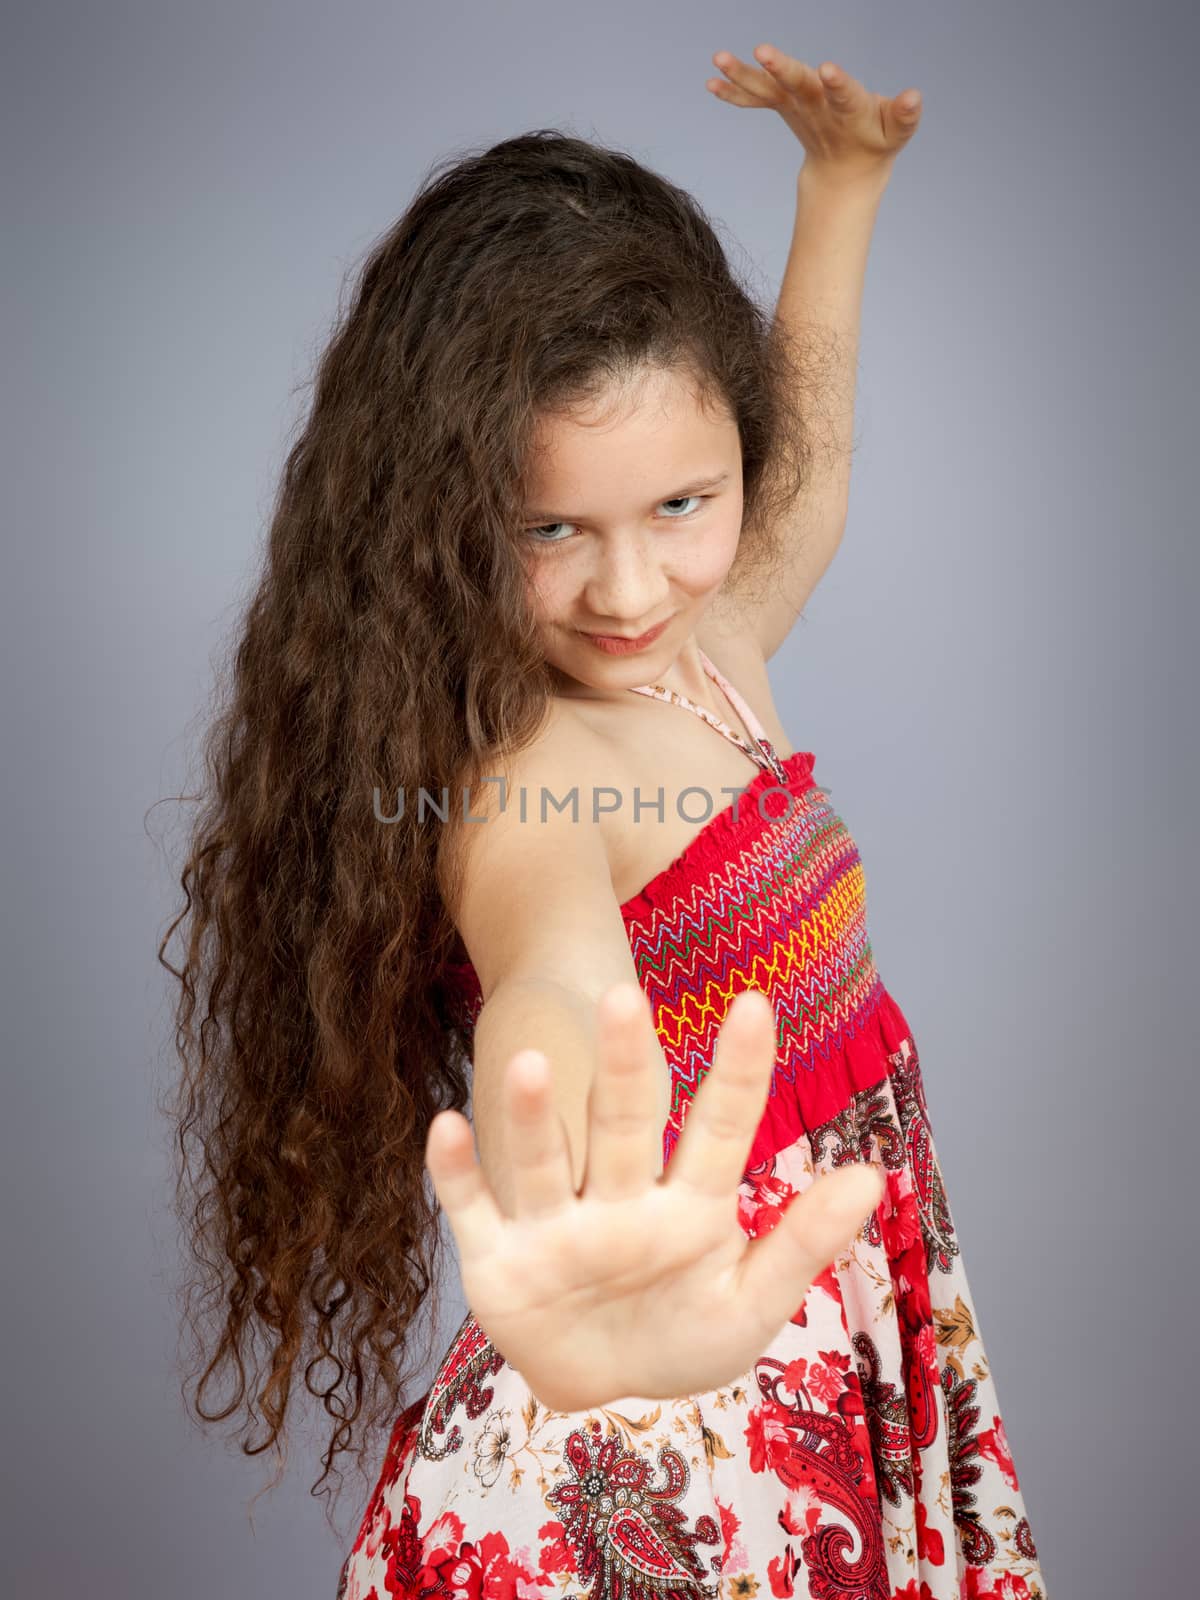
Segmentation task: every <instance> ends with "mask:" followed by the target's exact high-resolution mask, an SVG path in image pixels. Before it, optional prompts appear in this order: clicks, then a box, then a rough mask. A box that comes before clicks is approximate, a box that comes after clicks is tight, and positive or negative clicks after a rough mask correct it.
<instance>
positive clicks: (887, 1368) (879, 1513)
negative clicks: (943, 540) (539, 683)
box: [337, 654, 1046, 1600]
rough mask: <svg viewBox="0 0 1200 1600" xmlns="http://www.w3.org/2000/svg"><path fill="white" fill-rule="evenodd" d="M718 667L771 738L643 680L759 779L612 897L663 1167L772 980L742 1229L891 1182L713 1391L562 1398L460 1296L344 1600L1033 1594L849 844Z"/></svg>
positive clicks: (936, 1169) (373, 1501)
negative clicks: (511, 1356)
mask: <svg viewBox="0 0 1200 1600" xmlns="http://www.w3.org/2000/svg"><path fill="white" fill-rule="evenodd" d="M702 661H703V664H704V667H705V670H706V672H708V674H709V676H710V677H711V678H712V679H713V681H714V682H715V683H717V684H718V685H719V686H720V688H721V689H722V690H723V692H724V693H725V695H726V696H727V698H728V699H729V701H730V703H731V704H732V705H733V706H734V708H735V709H736V711H737V712H738V714H739V715H740V716H741V718H742V720H743V722H744V723H745V725H746V727H747V729H748V730H749V731H750V733H751V735H752V736H753V738H754V739H755V741H756V747H755V748H751V747H750V746H748V745H747V744H746V743H745V741H744V740H742V739H741V738H740V736H739V735H738V734H737V733H736V732H735V731H734V730H733V729H732V728H730V727H729V726H728V724H726V723H723V722H721V720H720V719H717V718H714V717H713V715H712V713H711V712H707V711H705V710H704V709H703V708H701V707H697V706H695V705H694V704H693V703H692V702H690V701H687V700H685V699H683V698H682V697H679V696H675V695H674V694H673V693H672V692H671V691H667V690H664V689H662V688H661V686H659V685H654V686H649V685H647V686H643V687H642V688H641V689H640V690H638V691H637V692H640V693H647V694H654V695H656V696H658V697H660V698H667V699H672V700H676V701H678V703H680V704H682V705H685V706H686V707H687V708H688V709H691V710H694V711H698V712H699V714H700V715H701V716H703V717H704V718H705V720H706V721H708V722H709V723H710V724H711V725H712V726H714V727H716V728H717V729H718V731H719V732H722V733H723V734H724V735H725V736H727V737H730V738H732V739H733V740H734V741H735V742H736V743H738V744H739V745H740V746H741V747H742V748H743V749H744V750H746V751H747V754H748V755H750V756H751V758H752V759H753V760H754V761H755V762H756V764H758V765H759V767H760V769H761V770H760V771H759V772H758V774H757V776H756V777H755V778H754V779H753V780H752V781H751V782H750V783H749V784H748V786H747V787H746V789H745V790H744V791H743V792H742V793H741V794H740V795H739V796H737V797H736V798H735V800H734V801H733V802H732V803H731V804H730V805H729V806H728V807H726V808H725V809H724V810H723V811H719V812H717V813H716V814H715V815H714V816H712V817H711V818H710V819H709V820H708V821H707V822H706V823H705V824H704V826H703V827H702V828H701V829H700V831H699V832H698V833H697V834H696V835H695V836H694V837H693V839H692V840H691V841H690V843H689V844H688V845H687V847H686V848H685V849H684V850H683V852H682V853H681V854H680V855H679V856H677V857H676V859H675V860H674V861H672V862H671V863H670V865H669V866H667V867H666V868H664V870H663V871H662V872H660V873H658V874H657V875H656V876H655V877H654V878H653V879H652V880H651V881H650V882H649V883H648V884H646V886H645V887H644V888H643V889H642V890H641V891H640V892H639V893H638V894H636V895H634V896H633V897H632V898H631V899H630V900H628V901H627V902H626V903H625V904H624V905H623V906H622V908H621V911H622V915H623V918H624V921H625V925H626V930H627V932H628V935H629V943H630V948H631V950H632V952H633V958H634V963H635V966H636V968H637V972H638V975H639V978H640V981H641V983H642V986H643V988H644V989H645V991H646V993H647V995H648V996H649V997H650V999H651V1001H652V1005H653V1014H654V1019H655V1026H656V1029H657V1033H658V1037H659V1039H660V1041H661V1043H662V1047H663V1051H664V1054H665V1056H666V1059H667V1062H668V1064H669V1066H670V1069H671V1106H670V1114H669V1117H668V1120H667V1123H666V1126H665V1127H664V1130H663V1152H664V1158H665V1159H666V1160H669V1159H670V1155H671V1152H672V1150H673V1149H674V1147H675V1144H676V1142H677V1141H678V1138H679V1135H680V1132H681V1130H682V1127H683V1124H684V1121H685V1119H686V1116H687V1110H688V1106H689V1104H690V1102H691V1099H692V1096H693V1095H694V1094H695V1093H696V1090H697V1087H698V1085H699V1083H700V1081H701V1080H702V1079H703V1077H704V1074H705V1071H706V1069H707V1066H708V1063H709V1062H710V1061H711V1060H712V1054H713V1048H714V1043H715V1038H716V1034H717V1032H718V1029H719V1027H720V1024H721V1021H722V1018H723V1017H724V1015H725V1012H726V1011H727V1009H728V1007H729V1004H730V1001H731V999H732V997H733V996H734V995H735V994H736V993H738V992H739V991H740V990H742V989H747V988H757V989H760V990H761V991H762V992H764V993H765V994H766V995H768V996H769V998H770V999H771V1001H772V1004H773V1006H774V1008H775V1014H776V1018H777V1022H778V1055H777V1061H776V1066H775V1074H774V1079H773V1082H772V1085H771V1090H770V1095H769V1099H768V1101H767V1105H766V1109H765V1111H764V1114H763V1117H762V1120H761V1122H760V1125H759V1128H758V1132H757V1134H756V1137H755V1139H754V1143H753V1147H752V1149H751V1152H750V1158H749V1162H748V1165H747V1167H746V1170H745V1175H744V1177H743V1179H742V1182H741V1184H740V1185H739V1197H740V1198H739V1218H740V1221H741V1224H742V1227H743V1228H744V1230H745V1232H746V1234H747V1236H748V1237H755V1236H757V1235H758V1234H762V1233H765V1232H768V1231H769V1230H770V1229H771V1228H772V1227H773V1226H774V1225H775V1224H776V1222H777V1221H778V1220H779V1215H780V1208H781V1207H782V1206H783V1205H785V1204H786V1203H787V1201H788V1199H789V1198H790V1197H791V1196H792V1195H794V1194H796V1193H797V1192H799V1191H802V1190H804V1189H806V1188H807V1187H808V1186H809V1185H810V1184H811V1183H812V1182H813V1181H814V1177H815V1176H816V1174H817V1173H819V1172H824V1171H827V1170H829V1169H831V1168H833V1167H838V1166H841V1165H843V1164H844V1163H846V1162H848V1161H872V1162H875V1163H877V1164H879V1165H881V1166H882V1168H883V1170H884V1175H885V1177H886V1181H887V1190H886V1194H885V1196H884V1198H883V1200H882V1201H881V1202H880V1205H879V1207H878V1208H877V1209H876V1211H875V1212H874V1213H873V1214H872V1215H871V1217H870V1218H869V1219H868V1220H867V1221H866V1222H865V1223H864V1225H863V1227H862V1228H861V1229H860V1231H859V1234H858V1236H857V1238H856V1239H855V1241H854V1243H853V1245H852V1247H851V1248H850V1249H849V1250H848V1251H847V1252H846V1254H845V1255H844V1256H842V1257H839V1259H838V1260H837V1261H835V1262H834V1263H832V1264H831V1265H830V1266H829V1267H828V1268H827V1269H826V1270H825V1271H824V1272H822V1273H821V1275H820V1276H819V1277H818V1278H817V1279H816V1280H815V1281H814V1282H813V1284H812V1285H811V1287H810V1288H809V1290H808V1292H807V1294H806V1295H805V1297H804V1300H803V1302H802V1304H801V1305H800V1306H798V1307H797V1310H796V1313H795V1316H794V1317H793V1318H792V1319H791V1321H790V1322H789V1323H787V1324H786V1325H785V1326H784V1328H783V1329H782V1330H781V1332H780V1333H779V1334H778V1335H777V1337H776V1338H775V1339H774V1340H773V1341H772V1342H771V1344H770V1345H769V1346H768V1348H767V1349H766V1350H764V1351H763V1353H762V1355H761V1356H760V1357H759V1358H758V1359H757V1360H756V1361H755V1362H754V1363H753V1365H752V1366H751V1367H750V1368H749V1369H748V1370H747V1371H746V1372H745V1373H743V1374H742V1375H741V1376H740V1377H739V1378H738V1379H737V1380H736V1381H734V1382H733V1383H730V1384H728V1385H727V1386H725V1387H724V1388H721V1389H717V1390H713V1391H706V1392H703V1393H700V1394H694V1395H689V1396H687V1397H686V1398H683V1399H677V1400H672V1401H663V1400H649V1399H644V1398H641V1397H638V1396H629V1397H627V1398H625V1399H621V1400H614V1401H613V1402H612V1403H611V1404H609V1405H605V1406H598V1407H595V1408H593V1409H592V1410H590V1411H587V1412H554V1411H548V1410H547V1409H546V1408H545V1407H544V1406H542V1405H540V1404H539V1403H538V1402H537V1401H536V1400H535V1399H534V1398H533V1396H532V1394H531V1393H530V1390H529V1387H528V1385H527V1384H526V1383H525V1382H524V1381H523V1379H522V1378H521V1376H520V1374H519V1373H518V1372H517V1371H515V1370H514V1369H513V1368H512V1367H510V1366H508V1364H507V1363H506V1361H505V1360H504V1357H503V1355H502V1354H501V1353H500V1352H499V1351H498V1350H497V1349H495V1347H494V1346H493V1345H492V1344H491V1343H490V1342H489V1340H488V1339H487V1338H486V1337H485V1336H484V1334H483V1331H482V1330H481V1328H480V1327H479V1325H478V1323H477V1322H476V1321H475V1319H474V1317H473V1316H471V1315H470V1313H468V1314H467V1316H466V1317H465V1318H464V1319H463V1321H462V1323H461V1325H460V1326H459V1329H458V1332H457V1333H456V1334H455V1336H454V1338H453V1339H452V1341H451V1343H450V1347H449V1349H448V1350H447V1352H446V1355H445V1357H444V1358H443V1360H442V1362H441V1364H440V1366H439V1368H438V1371H437V1374H436V1376H435V1378H434V1381H433V1384H432V1386H431V1387H430V1389H429V1390H428V1392H427V1393H426V1394H424V1395H422V1396H421V1397H420V1398H419V1399H417V1400H416V1401H414V1403H413V1404H412V1405H411V1406H409V1407H408V1408H407V1409H406V1410H405V1411H403V1412H402V1413H401V1414H400V1416H399V1417H398V1418H397V1420H396V1423H395V1425H394V1428H393V1431H392V1435H391V1440H390V1442H389V1445H388V1448H387V1452H386V1455H385V1458H384V1462H383V1467H382V1470H381V1472H380V1475H379V1479H378V1482H377V1484H376V1486H375V1489H374V1491H373V1493H372V1495H371V1497H370V1500H369V1502H368V1505H367V1508H366V1511H365V1514H364V1516H363V1519H362V1522H361V1524H360V1527H359V1531H358V1535H357V1537H356V1539H355V1542H354V1545H353V1547H352V1549H351V1550H350V1552H349V1554H348V1556H347V1557H346V1560H345V1563H344V1565H343V1567H342V1570H341V1575H340V1579H339V1582H338V1588H337V1600H389V1597H391V1596H405V1597H409V1596H412V1597H414V1600H415V1597H417V1596H456V1597H461V1600H481V1597H489V1596H496V1597H497V1600H501V1597H503V1600H509V1597H513V1600H534V1597H537V1600H541V1597H554V1600H558V1597H562V1600H585V1597H586V1600H674V1597H676V1596H680V1597H682V1596H706V1597H713V1600H716V1597H721V1600H724V1597H742V1600H768V1597H771V1596H797V1597H808V1596H812V1597H820V1600H971V1597H975V1596H984V1595H995V1596H997V1597H1001V1596H1002V1597H1003V1600H1026V1597H1028V1600H1044V1597H1045V1594H1046V1589H1045V1583H1044V1580H1043V1578H1042V1575H1041V1571H1040V1568H1039V1564H1038V1555H1037V1550H1036V1548H1035V1546H1034V1542H1033V1535H1032V1532H1031V1531H1030V1526H1029V1519H1028V1517H1027V1516H1026V1513H1025V1506H1024V1502H1023V1499H1022V1495H1021V1490H1020V1487H1019V1485H1018V1481H1017V1473H1016V1468H1015V1467H1014V1465H1013V1460H1012V1456H1011V1454H1010V1452H1009V1449H1008V1444H1007V1441H1006V1438H1005V1433H1004V1423H1003V1421H1002V1419H1001V1416H1000V1409H999V1404H998V1402H997V1397H996V1388H995V1383H994V1379H993V1377H992V1372H991V1365H990V1363H989V1361H988V1358H987V1354H986V1351H985V1349H984V1345H983V1341H982V1338H981V1334H980V1329H979V1321H978V1318H977V1316H976V1314H975V1308H974V1305H973V1303H972V1298H971V1292H970V1288H969V1286H968V1283H967V1277H966V1273H965V1270H964V1266H963V1259H962V1254H961V1250H960V1246H959V1242H958V1238H957V1235H956V1233H955V1229H954V1224H953V1220H952V1217H951V1213H950V1207H949V1204H948V1201H947V1197H946V1188H945V1184H944V1182H943V1178H942V1173H941V1169H940V1166H939V1163H938V1158H937V1153H936V1150H935V1148H934V1143H933V1136H932V1132H931V1129H930V1123H929V1112H928V1107H927V1105H926V1100H925V1092H924V1086H923V1083H922V1078H921V1069H920V1064H919V1062H918V1058H917V1048H916V1044H915V1042H914V1040H913V1037H912V1033H911V1031H910V1029H909V1027H908V1024H907V1023H906V1022H905V1019H904V1016H903V1015H902V1013H901V1011H900V1008H899V1006H898V1005H897V1004H896V1002H895V1001H894V1000H893V999H892V997H891V996H890V995H889V994H888V992H887V990H886V989H885V988H884V986H883V982H882V980H881V979H880V976H879V973H878V972H877V971H876V968H875V962H874V959H873V955H872V950H871V943H870V939H869V937H868V934H867V923H866V906H865V898H864V884H863V870H862V864H861V861H860V859H859V854H858V850H857V849H856V847H855V844H854V841H853V839H852V838H851V837H850V834H849V833H848V831H847V829H846V826H845V824H844V823H843V822H842V820H841V818H840V817H839V816H838V815H837V813H836V811H835V810H834V809H833V807H832V806H831V805H830V803H829V798H828V793H827V791H825V790H823V789H822V787H821V786H820V785H819V784H818V783H817V782H816V780H815V779H814V776H813V761H814V758H813V755H812V753H811V752H808V751H797V752H796V753H795V754H793V755H791V756H788V757H786V758H785V759H784V760H783V761H782V763H780V762H779V758H778V757H777V756H776V755H775V753H774V752H773V751H771V749H770V746H769V744H768V743H767V741H766V739H765V736H764V731H763V729H762V726H761V724H759V723H758V721H757V719H756V718H755V716H754V713H753V711H751V709H750V707H749V706H748V705H747V704H746V702H745V701H744V700H743V699H742V697H741V696H740V695H739V694H738V693H737V691H736V690H735V689H734V688H733V686H732V684H730V683H729V682H728V680H727V679H725V678H724V677H723V676H722V675H721V674H720V673H719V672H718V671H717V669H716V668H715V667H714V666H713V664H712V662H711V661H709V659H708V658H707V657H706V656H703V654H702ZM779 772H782V774H783V780H782V782H781V781H780V780H779V778H778V777H777V775H776V774H777V773H779ZM446 993H447V994H448V995H449V996H451V997H452V1001H451V1003H452V1004H453V1006H454V1009H455V1016H456V1018H457V1019H458V1020H460V1021H461V1023H462V1025H463V1027H464V1029H466V1030H467V1032H468V1036H469V1030H470V1028H471V1026H473V1024H474V1021H475V1019H476V1017H477V1016H478V1014H479V1009H480V1006H481V1004H482V998H481V995H480V991H479V985H478V981H477V980H476V978H475V973H474V969H473V968H472V967H471V966H470V964H469V963H464V964H462V965H460V966H456V967H454V968H452V969H450V970H449V971H448V972H447V974H446ZM718 1310H719V1308H718Z"/></svg>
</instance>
